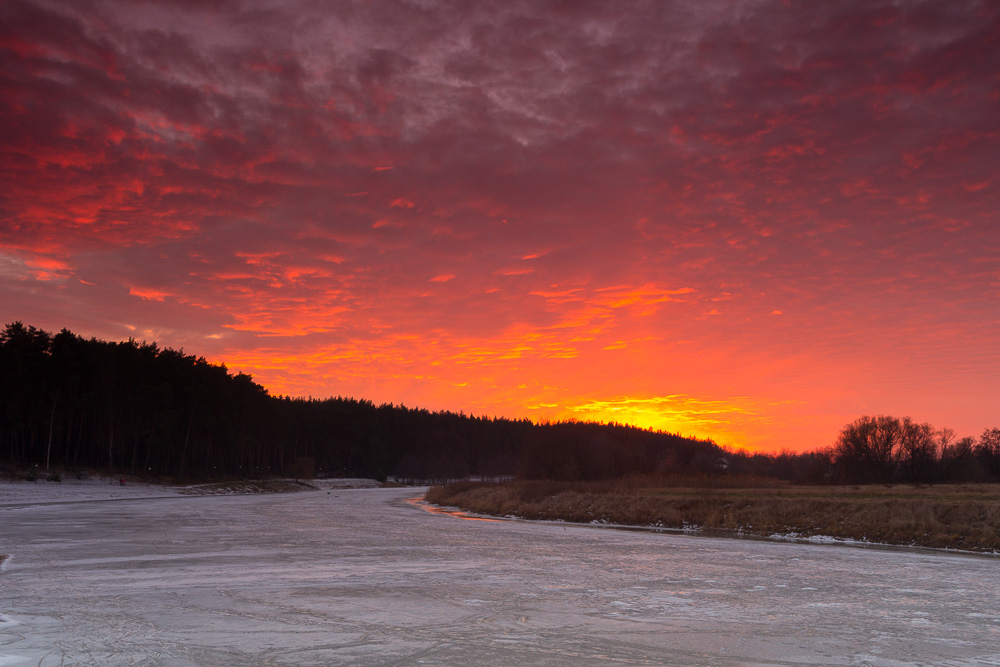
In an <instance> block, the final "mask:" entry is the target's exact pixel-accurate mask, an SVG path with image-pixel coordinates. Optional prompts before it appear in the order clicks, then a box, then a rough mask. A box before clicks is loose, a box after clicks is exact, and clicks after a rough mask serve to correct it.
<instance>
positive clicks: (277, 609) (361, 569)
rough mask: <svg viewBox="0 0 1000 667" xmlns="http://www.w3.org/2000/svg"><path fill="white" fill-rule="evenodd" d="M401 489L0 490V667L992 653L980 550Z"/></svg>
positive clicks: (862, 659)
mask: <svg viewBox="0 0 1000 667" xmlns="http://www.w3.org/2000/svg"><path fill="white" fill-rule="evenodd" d="M126 488H128V487H126ZM417 494H418V492H417V491H414V490H413V489H357V490H341V489H336V488H331V489H330V490H321V491H315V492H304V493H294V494H287V495H271V494H268V495H254V496H223V497H203V496H190V497H189V496H176V495H172V496H168V497H160V498H146V499H138V498H135V499H129V498H121V499H117V500H114V501H113V502H106V501H103V502H97V501H93V500H89V501H88V500H84V501H79V502H63V503H58V504H41V503H38V504H33V505H30V506H26V505H24V504H8V505H5V506H0V555H8V556H9V558H8V559H7V560H6V562H5V563H4V564H3V571H2V573H0V665H22V664H24V665H42V666H44V665H58V664H64V665H72V664H81V665H83V664H86V665H98V664H99V665H227V666H228V665H235V664H263V665H333V664H345V663H349V664H362V665H366V664H370V665H383V664H407V665H417V664H448V665H471V664H478V665H510V664H518V663H521V664H528V665H539V664H541V665H563V664H565V665H586V664H594V665H596V664H640V665H646V664H656V665H892V666H897V665H1000V560H998V559H995V558H987V557H969V556H958V555H948V554H938V553H930V552H917V551H904V550H886V549H870V548H869V549H865V548H855V547H834V546H822V545H806V544H794V543H768V542H757V541H741V540H725V539H714V538H705V537H695V536H686V535H657V534H648V533H639V532H627V531H617V530H608V529H603V528H593V527H582V526H573V525H553V524H533V523H529V522H517V521H501V522H495V521H494V522H485V521H467V520H462V519H461V518H458V517H455V516H449V515H447V514H435V513H430V512H425V511H422V510H421V509H420V508H419V507H416V506H414V505H413V504H411V503H407V502H405V501H406V499H407V498H409V497H413V496H415V495H417ZM8 502H9V501H8Z"/></svg>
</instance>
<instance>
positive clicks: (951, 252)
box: [0, 0, 1000, 452]
mask: <svg viewBox="0 0 1000 667" xmlns="http://www.w3.org/2000/svg"><path fill="white" fill-rule="evenodd" d="M0 63H2V65H0V93H2V95H0V150H2V159H0V183H2V187H0V316H2V318H3V324H6V323H10V322H13V321H22V322H24V323H25V324H31V325H34V326H37V327H39V328H43V329H46V330H49V331H58V330H60V329H62V328H64V327H66V328H69V329H70V330H71V331H73V332H75V333H78V334H80V335H83V336H85V337H88V338H89V337H92V336H94V337H97V338H101V339H105V340H124V339H128V338H130V337H131V338H135V339H136V340H139V341H142V340H145V341H149V342H152V341H155V342H157V343H158V344H160V345H161V346H164V347H172V348H174V349H183V350H184V351H185V352H187V353H190V354H197V355H199V356H204V357H206V358H207V359H208V360H209V361H211V362H215V363H224V364H225V365H226V366H227V367H228V368H229V369H230V370H231V371H233V372H236V371H239V372H245V373H249V374H251V375H252V376H253V377H254V379H255V380H256V381H257V382H259V383H261V384H262V385H264V386H265V387H266V388H267V389H268V390H269V391H270V392H271V393H272V394H274V395H289V396H312V397H314V398H325V397H329V396H345V397H355V398H364V399H367V400H372V401H374V402H375V403H377V404H380V403H393V404H397V405H399V404H404V405H407V406H409V407H422V408H427V409H430V410H450V411H454V412H458V411H462V412H464V413H466V414H474V415H484V416H506V417H512V418H529V419H532V420H535V421H545V420H568V419H579V420H597V421H615V422H619V423H624V424H632V425H636V426H640V427H643V428H654V429H660V430H664V431H669V432H677V433H681V434H684V435H691V436H696V437H702V438H712V439H713V440H715V441H716V442H718V443H720V444H723V445H726V446H729V447H733V448H745V449H748V450H752V451H772V452H773V451H779V450H783V449H786V450H792V451H808V450H813V449H817V448H820V447H827V446H830V445H832V444H833V443H834V441H835V439H836V437H837V434H838V432H839V430H840V429H841V427H842V426H843V425H844V424H846V423H848V422H850V421H852V420H853V419H855V418H857V417H858V416H861V415H863V414H873V415H874V414H891V415H895V416H900V417H901V416H910V417H912V418H913V419H915V420H917V421H920V422H930V423H932V424H933V425H935V426H938V427H950V428H953V429H955V431H956V432H957V433H958V435H959V436H963V435H973V436H975V435H978V434H980V433H981V432H982V431H983V430H984V429H985V428H988V427H993V426H998V425H1000V196H998V191H1000V4H997V3H995V2H985V1H984V2H978V1H962V0H948V1H941V2H917V1H914V2H886V1H880V0H859V1H857V2H837V3H817V2H804V1H803V2H797V1H788V2H780V1H770V0H760V1H758V0H753V1H733V2H712V1H705V0H699V1H698V2H668V1H664V2H628V1H621V2H585V1H583V0H581V1H576V0H574V1H563V0H559V1H552V2H542V1H531V2H519V1H510V0H504V1H502V2H458V1H456V2H438V1H433V0H426V1H424V0H421V1H416V0H414V1H401V0H385V1H383V0H379V1H378V2H364V1H349V0H345V1H341V2H325V1H318V0H317V1H314V0H297V1H289V0H280V1H279V0H247V1H235V0H233V1H220V2H201V1H193V0H174V1H172V2H167V1H163V2H125V1H120V2H118V1H99V0H74V2H55V1H53V2H49V1H37V2H23V1H21V0H6V1H5V2H3V3H2V4H0Z"/></svg>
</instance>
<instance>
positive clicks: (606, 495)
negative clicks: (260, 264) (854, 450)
mask: <svg viewBox="0 0 1000 667" xmlns="http://www.w3.org/2000/svg"><path fill="white" fill-rule="evenodd" d="M716 479H717V480H722V479H726V478H725V477H720V478H716ZM748 481H749V480H742V481H737V483H736V484H733V483H732V482H730V485H729V486H725V485H717V486H685V487H676V486H668V485H666V484H660V483H657V484H653V483H651V482H650V480H649V479H644V480H643V479H626V480H620V481H618V482H592V483H585V482H583V483H582V482H549V481H521V482H503V483H471V482H463V483H458V484H450V485H447V486H444V487H434V488H432V489H430V490H429V491H428V493H427V496H426V499H427V501H428V502H431V503H435V504H437V505H448V506H456V507H459V508H461V509H463V510H465V511H469V512H475V513H478V514H487V515H492V516H515V517H520V518H524V519H544V520H562V521H572V522H579V523H594V522H597V523H609V524H619V525H631V526H653V527H661V528H668V529H670V528H676V529H682V528H692V527H697V528H699V529H702V530H707V531H728V532H739V533H742V534H748V535H760V536H770V535H792V536H800V537H811V536H817V535H823V536H829V537H834V538H838V539H844V540H859V541H866V542H874V543H883V544H896V545H910V546H923V547H936V548H954V549H964V550H971V551H1000V487H997V486H991V485H948V486H944V485H942V486H930V487H928V486H923V487H917V486H903V485H899V486H859V487H844V486H819V487H805V486H792V485H788V484H782V483H772V484H764V483H756V484H749V483H748Z"/></svg>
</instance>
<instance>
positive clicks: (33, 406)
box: [0, 322, 722, 481]
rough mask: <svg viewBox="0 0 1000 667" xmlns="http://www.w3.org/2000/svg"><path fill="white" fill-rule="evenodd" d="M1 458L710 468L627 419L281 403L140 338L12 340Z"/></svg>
mask: <svg viewBox="0 0 1000 667" xmlns="http://www.w3.org/2000/svg"><path fill="white" fill-rule="evenodd" d="M0 406H2V411H0V461H6V462H7V464H6V465H7V467H8V468H9V469H10V470H15V469H18V470H25V469H27V470H30V471H35V470H37V471H40V472H45V471H54V470H60V471H74V470H81V469H94V468H96V469H101V470H107V471H114V472H115V473H130V474H143V475H149V476H155V477H160V478H175V479H184V480H188V479H232V478H261V477H272V476H295V477H309V476H312V475H314V474H318V475H327V476H347V477H374V478H376V479H382V480H384V479H386V478H387V477H389V476H392V477H395V478H397V479H400V480H402V481H442V480H447V479H457V478H463V477H467V476H477V477H483V478H497V477H511V476H516V475H519V476H526V477H552V478H557V479H601V478H606V477H609V476H613V477H617V476H621V475H626V474H633V473H642V472H649V471H652V470H656V469H658V468H660V467H662V466H664V465H669V464H676V465H699V464H705V462H707V461H711V460H714V457H717V456H718V455H720V454H721V453H722V450H721V449H720V448H719V447H718V446H716V445H715V444H714V443H712V442H710V441H702V440H694V439H690V438H684V437H681V436H679V435H674V434H668V433H660V432H654V431H649V430H643V429H638V428H635V427H630V426H625V425H621V424H596V423H590V422H568V423H557V424H535V423H533V422H531V421H530V420H527V419H521V420H517V419H505V418H487V417H475V416H466V415H464V414H454V413H450V412H429V411H428V410H425V409H411V408H407V407H405V406H395V405H391V404H385V405H375V404H373V403H372V402H371V401H366V400H358V399H354V398H342V397H338V398H329V399H323V400H317V399H302V398H289V397H282V396H277V397H276V396H271V395H270V394H269V393H268V392H267V390H266V389H264V388H263V387H262V386H260V385H258V384H257V383H255V382H254V381H253V379H252V378H251V377H250V376H249V375H246V374H242V373H238V374H232V373H230V372H229V371H228V370H227V369H226V367H225V366H223V365H217V364H210V363H208V362H207V361H206V360H205V359H204V358H203V357H198V356H194V355H189V354H185V353H184V352H183V350H180V351H178V350H173V349H170V348H160V347H158V346H157V345H156V344H155V343H146V342H138V341H136V340H133V339H130V340H128V341H123V342H106V341H101V340H97V339H96V338H91V339H89V340H88V339H85V338H82V337H81V336H78V335H76V334H74V333H72V332H70V331H68V330H66V329H63V330H62V331H60V332H59V333H56V334H54V335H53V334H51V333H49V332H46V331H44V330H41V329H37V328H35V327H33V326H25V325H24V324H23V323H21V322H14V323H12V324H8V325H6V327H5V328H4V329H3V331H2V332H0Z"/></svg>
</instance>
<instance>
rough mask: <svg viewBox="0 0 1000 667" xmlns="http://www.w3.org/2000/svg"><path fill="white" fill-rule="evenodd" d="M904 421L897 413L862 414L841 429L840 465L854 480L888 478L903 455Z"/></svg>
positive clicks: (838, 457)
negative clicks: (893, 415) (889, 415)
mask: <svg viewBox="0 0 1000 667" xmlns="http://www.w3.org/2000/svg"><path fill="white" fill-rule="evenodd" d="M902 441H903V424H902V422H901V421H900V420H899V419H897V418H896V417H888V416H885V415H879V416H877V417H870V416H868V415H865V416H863V417H858V418H857V419H855V420H854V421H853V422H851V423H850V424H848V425H847V426H845V427H844V428H843V430H841V432H840V437H839V438H838V439H837V444H836V446H835V452H836V457H837V465H838V467H840V468H841V472H842V474H843V475H844V476H845V477H847V478H848V479H850V480H851V481H858V482H888V481H889V480H890V479H892V474H893V471H894V469H895V467H896V463H897V461H898V459H899V452H900V448H901V446H902Z"/></svg>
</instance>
